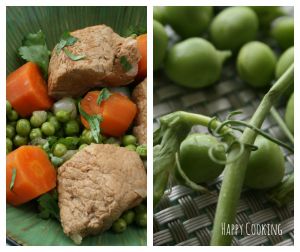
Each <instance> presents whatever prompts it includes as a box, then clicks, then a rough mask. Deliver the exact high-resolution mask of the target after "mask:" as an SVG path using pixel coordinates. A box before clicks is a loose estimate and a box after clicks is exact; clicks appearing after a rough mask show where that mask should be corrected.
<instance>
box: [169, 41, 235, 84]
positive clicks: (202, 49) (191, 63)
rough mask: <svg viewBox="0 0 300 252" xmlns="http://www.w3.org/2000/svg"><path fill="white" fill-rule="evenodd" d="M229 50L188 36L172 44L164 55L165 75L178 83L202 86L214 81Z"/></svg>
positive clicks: (218, 75)
mask: <svg viewBox="0 0 300 252" xmlns="http://www.w3.org/2000/svg"><path fill="white" fill-rule="evenodd" d="M230 56H231V52H230V51H218V50H216V49H215V47H214V46H213V45H212V44H211V43H210V42H208V41H207V40H205V39H202V38H190V39H187V40H184V41H182V42H179V43H178V44H176V45H175V46H173V47H172V48H171V49H170V50H169V52H168V54H167V57H166V62H165V70H166V74H167V76H168V77H169V78H170V79H171V80H173V81H174V82H175V83H177V84H178V85H181V86H184V87H188V88H203V87H207V86H210V85H212V84H213V83H215V82H216V81H217V80H218V79H219V78H220V75H221V71H222V65H223V62H224V61H225V60H226V59H227V58H229V57H230Z"/></svg>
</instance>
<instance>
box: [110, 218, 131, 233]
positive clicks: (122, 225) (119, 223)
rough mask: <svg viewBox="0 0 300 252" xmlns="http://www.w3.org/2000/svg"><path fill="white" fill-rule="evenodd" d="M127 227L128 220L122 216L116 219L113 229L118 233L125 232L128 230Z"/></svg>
mask: <svg viewBox="0 0 300 252" xmlns="http://www.w3.org/2000/svg"><path fill="white" fill-rule="evenodd" d="M126 228H127V224H126V221H125V220H123V219H122V218H119V219H118V220H116V221H115V222H114V223H113V225H112V229H113V231H114V232H116V233H123V232H124V231H125V230H126Z"/></svg>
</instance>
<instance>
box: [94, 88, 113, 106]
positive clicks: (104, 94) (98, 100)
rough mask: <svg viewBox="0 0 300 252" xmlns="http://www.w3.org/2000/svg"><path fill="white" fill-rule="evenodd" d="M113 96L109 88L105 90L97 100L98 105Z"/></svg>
mask: <svg viewBox="0 0 300 252" xmlns="http://www.w3.org/2000/svg"><path fill="white" fill-rule="evenodd" d="M110 96H111V93H110V92H109V90H108V89H107V88H103V89H102V90H101V92H100V94H99V96H98V98H97V104H98V105H100V104H101V102H102V101H105V100H107V99H108V98H109V97H110Z"/></svg>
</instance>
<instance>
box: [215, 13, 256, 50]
mask: <svg viewBox="0 0 300 252" xmlns="http://www.w3.org/2000/svg"><path fill="white" fill-rule="evenodd" d="M257 31H258V18H257V16H256V14H255V12H254V11H253V10H252V9H250V8H248V7H229V8H226V9H224V10H223V11H221V12H220V13H219V14H218V15H217V16H216V17H215V18H214V20H213V21H212V23H211V26H210V36H211V39H212V41H213V43H214V45H215V46H216V47H217V48H218V49H222V50H224V49H225V50H231V51H234V52H236V51H237V50H238V49H239V48H240V47H241V46H242V45H244V44H245V43H247V42H249V41H251V40H254V39H255V38H256V34H257Z"/></svg>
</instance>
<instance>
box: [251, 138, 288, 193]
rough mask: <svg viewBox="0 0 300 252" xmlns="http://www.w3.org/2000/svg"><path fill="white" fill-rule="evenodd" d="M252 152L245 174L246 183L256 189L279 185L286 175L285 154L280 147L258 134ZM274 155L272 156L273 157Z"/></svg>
mask: <svg viewBox="0 0 300 252" xmlns="http://www.w3.org/2000/svg"><path fill="white" fill-rule="evenodd" d="M254 145H255V146H257V147H258V149H257V150H256V151H253V152H251V155H250V158H249V162H248V164H247V171H246V176H245V185H247V186H249V187H251V188H254V189H267V188H272V187H274V186H277V185H278V184H279V183H280V182H281V180H282V179H283V176H284V170H285V166H284V156H283V154H282V151H281V150H280V147H279V146H278V145H277V144H275V143H273V142H271V141H270V140H268V139H266V138H264V137H263V136H261V135H258V136H257V137H256V139H255V142H254ZM271 157H272V158H271Z"/></svg>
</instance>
